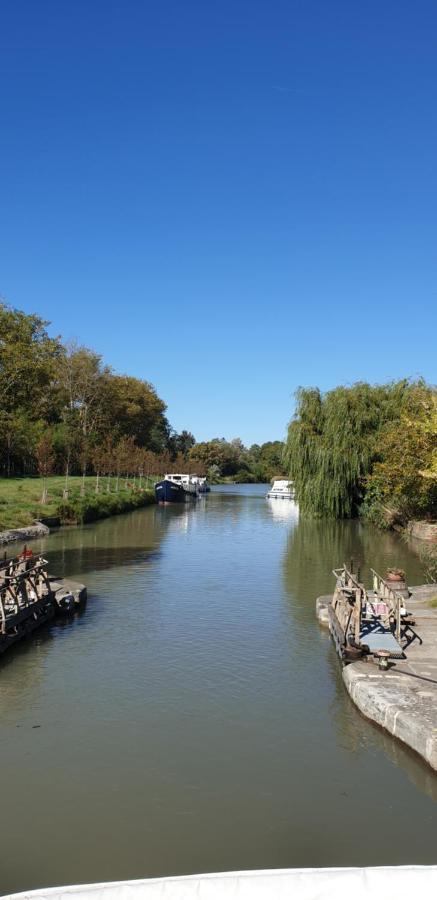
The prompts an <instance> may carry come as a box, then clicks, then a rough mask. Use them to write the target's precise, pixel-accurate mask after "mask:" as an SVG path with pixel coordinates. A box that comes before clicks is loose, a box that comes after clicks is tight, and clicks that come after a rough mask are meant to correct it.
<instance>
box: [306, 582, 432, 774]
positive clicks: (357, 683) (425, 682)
mask: <svg viewBox="0 0 437 900" xmlns="http://www.w3.org/2000/svg"><path fill="white" fill-rule="evenodd" d="M410 591H411V597H410V598H409V600H407V601H406V606H407V608H408V611H409V612H411V614H412V615H413V617H414V619H415V623H416V624H415V626H414V631H415V632H417V634H418V635H419V637H420V638H421V639H422V642H423V643H422V644H420V641H419V640H418V639H417V638H414V639H413V640H411V643H409V644H408V645H407V646H406V647H405V657H406V658H405V659H399V660H395V659H393V660H392V661H391V663H390V667H389V669H388V670H387V671H381V670H380V669H379V667H378V664H377V661H376V660H374V658H373V657H372V656H369V657H365V658H363V659H360V660H357V661H356V662H351V663H349V664H348V665H346V666H344V667H343V681H344V683H345V686H346V689H347V691H348V693H349V695H350V697H351V698H352V700H353V701H354V703H355V704H356V706H357V707H358V709H359V710H360V712H362V713H363V715H364V716H366V717H367V718H368V719H371V720H372V721H373V722H376V724H377V725H380V726H381V727H382V728H384V729H386V731H388V732H389V733H390V734H392V735H393V736H394V737H396V738H398V739H399V740H401V741H403V742H404V743H405V744H407V745H408V746H409V747H411V748H412V749H413V750H415V751H416V753H418V754H419V755H420V756H421V757H422V758H423V759H424V760H425V761H426V762H427V763H428V764H429V765H430V766H431V768H432V769H434V770H435V771H437V608H433V607H432V606H430V605H429V604H430V601H431V600H434V599H435V600H437V584H427V585H419V586H418V587H412V588H410ZM331 600H332V596H331V595H328V596H323V597H318V598H317V601H316V613H317V618H318V620H319V622H320V624H321V625H323V626H326V627H328V624H329V622H328V605H329V604H330V602H331Z"/></svg>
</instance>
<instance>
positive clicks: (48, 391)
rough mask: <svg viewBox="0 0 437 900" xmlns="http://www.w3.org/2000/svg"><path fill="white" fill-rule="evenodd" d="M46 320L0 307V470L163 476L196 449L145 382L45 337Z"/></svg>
mask: <svg viewBox="0 0 437 900" xmlns="http://www.w3.org/2000/svg"><path fill="white" fill-rule="evenodd" d="M47 325H48V323H47V322H45V321H44V320H43V319H41V318H40V317H39V316H38V315H35V314H31V315H28V314H26V313H24V312H22V311H20V310H16V309H12V308H10V307H9V306H7V305H6V304H4V303H0V472H1V474H2V475H5V476H11V475H15V476H16V475H32V474H36V473H37V472H39V473H40V474H45V475H47V474H49V473H50V474H51V473H52V472H54V473H58V474H60V473H62V474H65V476H66V479H67V482H68V477H69V475H70V474H79V473H80V474H83V476H85V475H86V474H87V473H88V472H101V473H102V474H103V473H105V474H107V475H108V474H109V473H110V474H112V475H114V476H115V477H116V478H120V477H121V475H122V474H124V473H126V472H127V471H128V472H129V474H138V475H139V477H141V475H140V473H141V472H143V473H146V472H151V471H152V470H156V469H157V470H158V471H161V470H162V467H164V466H165V465H166V463H167V462H168V461H170V460H171V459H175V458H176V457H177V456H178V454H179V455H182V456H185V455H186V454H187V453H188V450H189V449H190V448H191V447H192V446H193V445H194V443H195V440H194V437H193V435H191V434H190V433H189V432H188V431H183V432H182V433H181V434H175V433H174V432H173V431H172V429H171V426H170V424H169V422H168V419H167V417H166V414H165V413H166V405H165V403H164V401H163V400H161V398H160V397H159V396H158V394H157V393H156V390H155V388H154V387H153V386H152V385H151V384H150V383H149V382H148V381H144V380H141V379H139V378H133V377H132V376H129V375H119V374H117V373H116V372H114V371H113V370H112V369H111V368H110V367H109V366H107V365H105V364H104V362H103V360H102V357H101V356H100V355H99V354H98V353H96V352H95V351H94V350H90V349H88V348H87V347H82V346H79V345H77V344H74V343H70V344H64V343H63V342H62V341H61V339H60V338H59V337H55V338H53V337H50V336H49V334H48V332H47Z"/></svg>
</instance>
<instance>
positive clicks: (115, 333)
mask: <svg viewBox="0 0 437 900" xmlns="http://www.w3.org/2000/svg"><path fill="white" fill-rule="evenodd" d="M0 103H1V108H0V122H1V126H0V131H1V136H0V180H1V194H0V210H1V215H0V294H1V295H3V297H4V298H5V299H6V300H7V301H8V302H9V303H11V304H12V305H14V306H17V307H19V308H21V309H24V310H26V311H36V312H38V313H40V314H41V315H42V316H44V317H45V318H47V319H49V320H51V322H52V323H53V326H52V331H53V332H55V333H60V334H62V335H63V337H64V338H71V337H76V338H77V339H78V340H79V341H80V342H81V343H83V344H85V345H88V346H90V347H93V348H95V349H97V350H98V351H99V352H100V353H102V354H103V356H104V359H105V361H106V362H108V363H110V364H111V365H113V366H114V367H115V369H117V370H118V371H122V372H127V373H129V374H133V375H136V376H138V377H141V378H146V379H148V380H150V381H152V383H153V384H154V385H155V386H156V388H157V390H158V393H159V394H160V395H161V396H162V397H163V398H164V399H165V401H166V402H167V404H168V415H169V418H170V421H171V423H172V425H173V426H174V427H175V428H176V429H177V430H181V429H182V428H188V429H190V430H192V431H193V432H194V434H195V436H196V438H197V439H198V440H202V439H207V438H209V437H212V436H215V435H220V436H221V435H224V436H225V437H227V438H232V437H235V436H237V435H239V436H241V437H242V439H243V440H244V441H245V442H248V443H251V442H253V441H257V442H262V441H265V440H269V439H274V438H280V437H282V436H283V435H284V433H285V428H286V424H287V421H288V419H289V418H290V415H291V412H292V409H293V396H292V395H293V392H294V390H295V388H296V387H297V386H298V385H313V384H317V385H320V386H321V387H322V388H323V389H328V388H330V387H333V386H335V385H336V384H338V383H351V382H353V381H355V380H357V379H368V380H370V381H384V380H386V379H391V378H397V377H400V376H405V375H408V376H415V375H417V374H422V375H423V376H424V377H425V378H427V379H428V380H430V381H433V382H435V381H436V380H437V379H436V343H437V342H436V325H437V277H436V271H437V267H436V262H437V259H436V257H437V253H436V246H437V240H436V239H437V227H436V226H437V213H436V210H437V196H436V194H437V189H436V188H437V166H436V161H437V124H436V110H437V5H436V3H435V0H417V2H415V3H413V2H412V0H410V2H403V0H393V2H392V0H390V2H388V0H386V2H384V0H376V2H375V0H366V2H365V3H364V2H362V3H354V2H351V0H330V2H327V0H317V2H313V0H302V2H296V0H268V2H267V0H262V2H261V0H220V2H218V0H217V2H214V0H211V2H206V0H197V2H194V0H156V2H147V0H119V2H112V0H86V2H84V0H74V2H73V0H70V2H60V0H51V2H48V0H39V2H35V0H14V2H11V0H3V2H2V4H1V6H0Z"/></svg>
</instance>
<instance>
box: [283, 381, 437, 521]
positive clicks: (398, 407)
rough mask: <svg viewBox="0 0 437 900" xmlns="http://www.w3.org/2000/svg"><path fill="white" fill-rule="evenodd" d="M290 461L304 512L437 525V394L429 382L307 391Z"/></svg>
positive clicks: (289, 445) (289, 447)
mask: <svg viewBox="0 0 437 900" xmlns="http://www.w3.org/2000/svg"><path fill="white" fill-rule="evenodd" d="M285 461H286V464H287V467H288V473H289V476H290V477H291V478H292V480H293V481H294V485H295V492H296V498H297V500H298V503H299V507H300V510H301V512H302V513H303V514H304V515H305V514H307V515H310V516H317V517H323V516H326V517H332V518H348V517H353V516H358V515H363V516H366V517H368V518H369V519H371V520H372V521H374V522H376V523H377V524H379V525H391V524H393V523H394V522H396V521H398V522H399V523H405V522H407V521H408V520H410V519H413V518H430V519H435V518H437V390H436V389H435V388H434V387H432V386H430V385H428V384H426V383H425V382H424V381H423V380H418V381H414V382H411V381H409V380H401V381H397V382H392V383H390V384H385V385H370V384H367V383H365V382H360V383H358V384H355V385H353V386H351V387H337V388H335V389H334V390H332V391H328V392H327V393H322V392H321V391H320V390H319V389H318V388H300V389H299V390H298V391H297V394H296V412H295V415H294V417H293V419H292V421H291V422H290V425H289V428H288V437H287V441H286V447H285Z"/></svg>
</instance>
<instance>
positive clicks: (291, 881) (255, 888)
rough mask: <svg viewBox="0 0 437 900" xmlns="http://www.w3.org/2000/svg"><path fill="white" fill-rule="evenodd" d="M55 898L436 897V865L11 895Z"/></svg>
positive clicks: (197, 878)
mask: <svg viewBox="0 0 437 900" xmlns="http://www.w3.org/2000/svg"><path fill="white" fill-rule="evenodd" d="M27 897H29V898H33V900H37V898H41V900H42V898H46V897H48V898H52V900H67V898H78V900H222V898H223V900H291V898H292V900H344V898H349V897H353V900H370V898H372V900H377V898H384V900H411V898H412V897H416V898H417V900H435V898H436V897H437V866H393V867H389V866H387V867H385V866H384V867H382V868H375V869H370V868H369V869H366V868H364V869H274V870H263V871H256V872H223V873H219V874H214V875H188V876H182V877H172V878H149V879H146V880H142V881H113V882H108V883H106V884H88V885H85V884H84V885H76V886H71V887H62V888H47V889H42V890H37V891H26V892H24V893H19V894H9V895H8V898H7V900H15V898H17V900H18V898H21V900H24V898H27Z"/></svg>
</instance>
